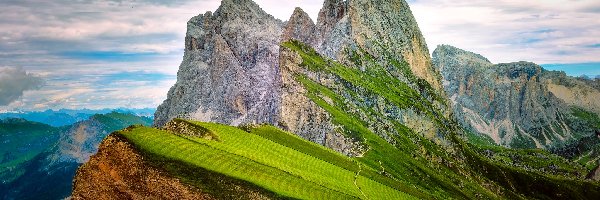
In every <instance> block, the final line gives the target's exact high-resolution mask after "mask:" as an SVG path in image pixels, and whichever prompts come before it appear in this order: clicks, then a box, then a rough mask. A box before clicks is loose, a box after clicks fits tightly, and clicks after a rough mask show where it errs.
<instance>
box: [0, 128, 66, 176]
mask: <svg viewBox="0 0 600 200" xmlns="http://www.w3.org/2000/svg"><path fill="white" fill-rule="evenodd" d="M59 130H60V129H58V128H55V127H52V126H49V125H46V124H42V123H37V122H30V121H27V120H24V119H5V120H0V145H1V146H2V147H1V148H0V180H2V181H4V182H10V181H12V180H14V179H16V178H18V177H19V176H21V175H22V174H23V173H24V169H23V168H20V167H18V166H19V165H21V164H23V163H25V162H27V161H28V160H31V159H32V158H34V157H36V156H37V155H39V154H41V153H42V152H44V151H45V150H46V149H48V148H49V147H50V146H51V145H52V144H54V143H55V142H56V141H57V140H58V132H59Z"/></svg>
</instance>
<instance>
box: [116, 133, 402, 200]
mask: <svg viewBox="0 0 600 200" xmlns="http://www.w3.org/2000/svg"><path fill="white" fill-rule="evenodd" d="M193 123H194V124H195V125H196V126H201V127H204V128H206V129H208V130H210V131H211V132H212V133H214V134H216V135H218V137H219V141H214V140H207V139H203V138H200V137H192V136H181V135H176V134H173V133H171V132H169V131H163V130H157V129H152V128H147V127H137V128H133V129H130V130H128V131H122V132H119V133H118V134H119V135H120V136H122V137H124V138H126V139H127V140H128V141H130V142H131V143H132V144H133V145H134V146H135V147H136V148H137V149H138V150H139V151H141V152H144V153H145V154H146V155H150V157H154V160H164V159H166V160H167V161H168V162H179V163H184V165H181V166H186V167H191V168H200V169H204V170H208V171H211V172H216V173H219V174H222V175H225V176H227V177H229V178H232V179H237V180H242V181H245V182H247V183H248V184H249V185H254V186H256V187H260V188H264V189H266V190H268V191H271V192H273V193H275V195H276V196H278V197H281V198H298V199H411V198H414V197H411V196H410V195H408V194H406V193H403V192H401V191H398V190H396V189H393V188H392V187H389V186H387V185H385V184H383V183H380V182H377V181H375V180H373V179H370V178H368V177H365V175H363V174H362V171H361V167H362V166H361V164H359V163H355V162H354V161H352V160H351V159H350V158H347V157H344V156H343V155H341V154H339V153H336V152H333V151H331V150H327V149H325V148H323V147H319V146H316V145H314V144H308V143H306V141H303V140H301V139H298V138H296V137H295V136H292V135H291V134H290V133H285V132H282V131H279V130H278V129H275V128H273V127H258V128H256V129H253V130H252V131H251V132H252V133H248V132H246V131H243V130H241V129H239V128H236V127H231V126H226V125H219V124H212V123H201V122H193ZM261 135H269V136H268V137H263V136H261ZM288 139H290V140H288ZM278 142H280V143H278ZM296 145H297V146H296ZM305 145H309V146H311V147H314V149H310V150H308V149H307V148H304V149H303V150H295V149H294V148H293V147H294V146H295V147H298V146H305ZM290 146H291V147H290ZM315 155H316V157H315ZM321 158H322V159H321ZM347 164H351V165H356V166H357V168H358V169H356V168H355V169H352V170H349V169H346V167H347V166H348V165H347ZM175 170H176V171H182V170H179V169H175ZM175 170H172V171H175ZM176 176H177V174H176ZM179 176H181V177H185V179H184V180H186V179H187V180H188V182H189V183H192V184H194V183H195V182H194V181H193V178H192V177H189V176H188V177H186V176H185V174H179ZM190 178H191V179H192V180H190ZM195 185H197V186H198V187H200V188H205V187H207V186H206V185H202V184H195Z"/></svg>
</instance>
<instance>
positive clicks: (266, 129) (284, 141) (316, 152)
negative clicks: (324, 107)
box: [250, 125, 429, 199]
mask: <svg viewBox="0 0 600 200" xmlns="http://www.w3.org/2000/svg"><path fill="white" fill-rule="evenodd" d="M250 133H252V134H257V135H260V136H262V137H264V138H266V139H269V140H271V141H273V142H276V143H279V144H281V145H284V146H286V147H289V148H292V149H294V150H296V151H299V152H302V153H305V154H307V155H310V156H313V157H315V158H318V159H322V160H324V161H325V162H329V163H330V164H333V165H336V166H338V167H341V168H344V169H347V170H350V171H356V172H358V171H360V175H361V176H360V177H358V179H359V184H358V186H359V187H360V185H361V184H363V185H364V184H367V183H365V182H364V180H362V179H363V178H365V179H370V180H373V181H375V182H377V183H379V184H383V185H387V186H389V187H390V188H393V189H395V190H399V191H403V192H406V193H409V194H411V195H413V196H417V197H419V198H425V199H426V198H429V196H427V195H425V194H422V193H420V192H419V191H416V190H414V189H412V188H410V187H407V186H406V185H405V183H402V182H399V181H396V180H393V179H391V178H389V177H386V176H384V175H381V174H380V173H379V171H378V170H375V169H373V168H372V167H370V166H368V165H364V164H360V161H358V160H354V159H350V158H347V157H345V156H342V155H340V154H339V153H337V152H335V151H333V150H331V149H328V148H325V147H323V146H321V145H318V144H315V143H312V142H309V141H306V140H303V139H301V138H300V137H298V136H297V135H293V134H291V133H288V132H285V131H282V130H279V129H277V128H276V127H273V126H269V125H266V126H260V127H257V128H253V129H251V130H250ZM329 155H333V156H329ZM332 157H334V158H332ZM359 165H362V169H361V168H360V167H359ZM361 188H362V187H361ZM370 193H375V192H374V191H371V192H370Z"/></svg>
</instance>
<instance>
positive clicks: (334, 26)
mask: <svg viewBox="0 0 600 200" xmlns="http://www.w3.org/2000/svg"><path fill="white" fill-rule="evenodd" d="M478 59H479V60H477V62H480V63H485V62H484V61H482V60H485V59H482V58H478ZM434 60H435V59H434ZM434 63H435V62H433V60H432V59H431V58H430V56H429V53H428V49H427V46H426V44H425V40H424V39H423V36H422V35H421V32H420V30H419V28H418V26H417V24H416V21H415V19H414V17H413V16H412V14H411V12H410V9H409V6H408V4H407V3H406V2H405V1H403V0H381V1H367V0H348V1H341V0H326V1H325V2H324V3H323V8H322V9H321V11H320V12H319V18H318V19H317V22H316V23H313V21H312V20H311V19H310V18H309V17H308V15H307V14H306V13H304V12H303V11H302V9H299V8H298V9H295V11H294V13H293V14H292V16H291V18H290V19H289V20H287V22H281V21H280V20H277V19H275V18H273V17H272V16H271V15H269V14H267V13H265V12H264V11H263V10H262V9H261V8H260V7H259V6H258V5H257V4H256V3H254V2H252V1H250V0H223V1H222V4H221V6H220V7H219V8H218V9H217V10H216V11H215V12H214V13H212V12H207V13H205V14H202V15H199V16H196V17H193V18H192V19H190V21H189V22H188V30H187V34H186V43H185V54H184V58H183V61H182V63H181V65H180V66H179V72H178V77H177V83H176V84H175V85H174V86H173V87H172V88H171V89H170V91H169V93H168V98H167V100H165V101H164V102H163V104H161V105H160V106H159V108H158V109H157V111H156V113H155V119H154V128H151V127H143V126H132V127H128V128H126V129H123V130H121V131H118V132H115V133H113V134H110V135H109V136H108V137H107V138H106V139H105V140H103V142H102V143H101V145H100V148H99V150H98V153H97V154H95V155H93V156H92V157H91V158H90V160H89V161H88V162H86V163H85V164H84V165H82V166H81V167H80V168H79V169H78V171H77V175H76V176H75V178H74V186H73V188H74V189H73V194H72V196H73V198H74V199H87V198H100V199H141V198H151V199H161V198H178V199H179V198H182V199H185V198H202V199H279V198H294V199H412V198H416V199H450V198H454V199H475V198H482V199H499V198H507V199H529V198H539V199H597V198H598V197H600V192H599V191H600V190H599V189H600V183H598V182H594V181H590V180H586V177H588V178H590V177H594V176H593V173H592V175H591V176H587V175H588V174H589V173H590V171H591V170H590V169H587V168H585V167H584V166H583V165H580V164H578V163H576V162H573V161H570V160H568V159H566V158H564V157H560V156H558V155H555V154H552V153H550V152H548V151H546V150H542V149H508V148H505V147H502V146H497V145H492V144H493V143H494V142H493V141H492V142H490V141H489V140H485V138H483V137H476V138H475V139H478V140H476V141H477V142H467V140H469V139H470V138H474V136H477V135H474V134H472V133H471V132H469V130H465V129H464V128H463V127H462V126H461V125H463V124H461V123H460V122H459V121H457V120H456V118H455V115H457V114H456V113H454V112H455V111H454V108H455V107H453V106H454V105H453V103H452V101H450V100H449V98H448V97H447V95H446V91H445V90H444V87H443V86H444V85H446V84H442V83H445V82H442V74H440V73H439V72H438V68H436V67H434V65H433V64H434ZM521 66H524V67H523V68H524V70H520V71H523V72H520V71H519V73H515V74H516V75H515V76H518V77H521V78H522V79H524V82H525V83H524V84H526V85H527V84H529V85H533V86H531V87H535V86H536V85H535V84H534V83H528V82H527V81H526V80H529V79H534V78H533V77H534V74H536V73H538V70H537V68H536V66H535V65H533V64H530V63H520V64H519V63H518V64H515V65H509V64H507V65H503V67H502V68H503V69H506V70H508V71H510V69H513V68H521ZM525 66H526V67H525ZM529 74H531V75H529ZM531 96H533V95H531ZM556 98H557V99H559V100H560V98H559V97H556ZM578 98H579V97H578ZM555 100H556V99H550V100H548V101H551V102H554V101H555ZM556 101H558V100H556ZM530 102H535V101H534V100H530ZM558 102H560V101H558ZM581 102H584V101H581ZM573 104H578V103H575V102H574V103H573ZM541 108H544V105H542V106H541ZM547 112H549V113H552V112H554V111H552V110H551V109H549V111H547ZM556 112H559V111H556ZM560 112H562V110H560ZM574 112H575V111H574ZM581 113H582V114H589V113H591V112H589V111H585V112H581ZM585 116H588V115H585ZM585 116H584V118H585ZM575 117H576V116H575ZM580 118H581V117H580ZM588 119H592V118H591V117H588ZM586 123H588V122H585V123H583V122H582V123H581V126H585V127H587V128H588V129H591V126H588V125H589V124H586ZM472 141H475V140H472ZM486 142H488V143H489V144H486ZM590 179H593V178H590Z"/></svg>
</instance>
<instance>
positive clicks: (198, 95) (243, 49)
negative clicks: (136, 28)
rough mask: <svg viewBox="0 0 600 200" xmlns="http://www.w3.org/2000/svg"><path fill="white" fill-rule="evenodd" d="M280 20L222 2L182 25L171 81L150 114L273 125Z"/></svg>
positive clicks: (230, 0) (162, 119)
mask: <svg viewBox="0 0 600 200" xmlns="http://www.w3.org/2000/svg"><path fill="white" fill-rule="evenodd" d="M282 26H283V24H282V22H281V21H279V20H277V19H275V18H273V16H271V15H269V14H267V13H265V12H264V11H263V10H262V9H261V8H260V7H259V6H258V5H257V4H256V3H254V2H252V1H250V0H224V1H223V2H222V4H221V6H220V7H219V9H218V10H217V11H216V12H215V13H214V14H213V13H211V12H207V13H206V14H203V15H198V16H196V17H193V18H192V19H190V21H189V22H188V31H187V34H186V45H185V47H186V48H185V54H184V58H183V61H182V63H181V65H180V67H179V72H178V77H177V83H176V84H175V85H174V86H173V87H172V88H171V89H170V91H169V94H168V98H167V100H165V102H163V104H162V105H160V106H159V107H158V109H157V111H156V113H155V125H158V126H162V125H164V124H165V123H166V122H168V121H169V120H171V119H173V118H175V117H183V118H191V119H197V120H202V121H213V122H219V123H224V124H234V125H237V124H240V123H271V124H274V123H275V122H276V118H277V116H278V111H277V107H278V104H279V98H278V97H279V92H278V90H279V87H280V78H279V77H280V76H279V74H278V73H279V68H278V66H279V64H278V59H277V58H278V54H279V41H280V39H279V37H280V36H281V33H282Z"/></svg>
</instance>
